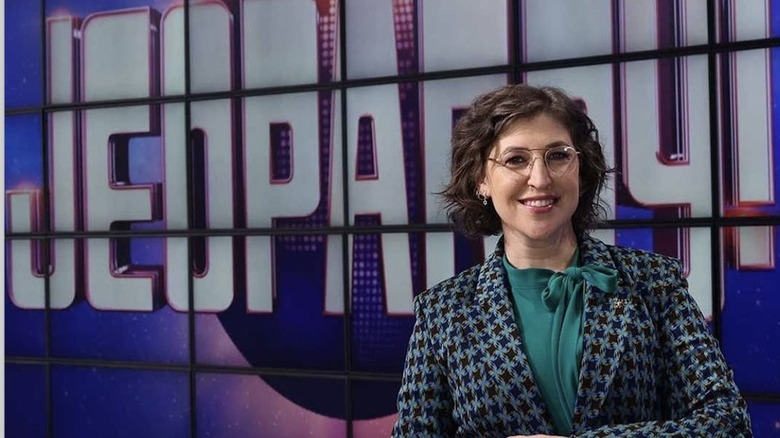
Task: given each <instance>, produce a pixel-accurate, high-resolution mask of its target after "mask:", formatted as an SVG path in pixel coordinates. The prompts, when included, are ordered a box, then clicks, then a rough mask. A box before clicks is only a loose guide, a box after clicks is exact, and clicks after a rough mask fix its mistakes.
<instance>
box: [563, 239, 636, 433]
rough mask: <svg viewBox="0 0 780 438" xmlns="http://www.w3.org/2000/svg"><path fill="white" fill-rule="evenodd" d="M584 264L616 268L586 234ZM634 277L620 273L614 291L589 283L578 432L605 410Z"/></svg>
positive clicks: (576, 414) (575, 424)
mask: <svg viewBox="0 0 780 438" xmlns="http://www.w3.org/2000/svg"><path fill="white" fill-rule="evenodd" d="M580 252H581V254H582V259H581V263H582V265H588V264H589V265H600V266H604V267H607V268H611V269H616V268H615V263H614V261H613V260H612V258H611V256H610V254H609V251H608V250H607V247H606V245H605V244H604V243H602V242H600V241H598V240H595V239H592V238H590V237H588V236H585V237H584V238H583V240H582V242H581V248H580ZM632 284H633V280H632V279H631V277H630V276H629V275H628V273H626V272H618V287H617V291H616V292H615V293H614V294H611V293H609V294H608V293H605V292H603V291H601V290H599V289H597V288H594V287H591V286H590V285H587V287H586V288H585V315H584V325H585V328H584V334H583V343H584V346H583V354H582V363H581V365H580V378H579V388H578V390H577V400H576V403H575V406H574V418H573V429H574V431H575V433H576V432H579V431H581V430H584V429H586V428H588V427H589V426H592V424H591V423H592V422H593V421H595V420H596V419H597V418H598V416H599V415H600V414H601V413H603V409H602V407H603V404H604V400H605V398H606V396H607V394H608V393H609V389H610V386H611V384H612V380H613V379H614V377H615V373H616V372H617V370H618V364H619V362H620V357H621V355H622V353H623V351H624V349H625V346H624V343H625V342H627V341H628V340H627V339H626V323H627V319H628V312H627V309H628V307H629V305H630V300H629V295H628V294H629V291H630V290H631V289H632V288H631V285H632Z"/></svg>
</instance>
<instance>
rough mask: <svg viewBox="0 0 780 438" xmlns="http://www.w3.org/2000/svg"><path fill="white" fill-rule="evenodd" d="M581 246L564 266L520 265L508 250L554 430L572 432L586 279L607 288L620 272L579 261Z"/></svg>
mask: <svg viewBox="0 0 780 438" xmlns="http://www.w3.org/2000/svg"><path fill="white" fill-rule="evenodd" d="M578 259H579V250H577V251H576V252H575V254H574V259H573V261H572V266H570V267H568V268H566V270H564V271H563V272H555V271H552V270H549V269H536V268H528V269H517V268H515V267H514V266H512V265H511V264H510V263H509V260H508V259H507V257H506V255H504V267H505V268H506V271H507V274H508V275H507V276H508V278H509V284H510V286H511V288H512V306H513V309H514V314H515V320H516V321H517V326H518V328H519V330H520V336H521V338H522V340H523V346H524V348H525V353H526V356H527V358H528V362H529V364H530V366H531V370H532V371H533V373H534V377H535V378H536V383H537V386H538V387H539V391H540V392H541V396H542V399H543V400H544V403H545V405H546V406H547V411H548V412H549V413H550V416H551V417H552V422H553V426H554V428H555V433H557V434H560V435H569V434H570V433H571V429H572V420H573V417H574V402H575V400H576V397H577V386H578V382H579V371H580V362H581V361H582V344H583V343H582V334H583V328H584V326H583V314H584V297H583V285H584V283H585V280H587V281H588V282H589V283H591V284H593V286H595V287H598V288H599V289H602V290H605V291H607V292H613V291H614V290H615V289H616V288H617V273H616V272H615V271H614V270H612V269H607V268H603V267H599V266H585V267H582V268H580V267H579V260H578Z"/></svg>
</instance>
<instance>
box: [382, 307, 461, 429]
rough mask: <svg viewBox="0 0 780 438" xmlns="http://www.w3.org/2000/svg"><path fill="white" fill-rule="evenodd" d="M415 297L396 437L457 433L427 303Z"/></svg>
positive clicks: (399, 400)
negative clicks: (413, 321)
mask: <svg viewBox="0 0 780 438" xmlns="http://www.w3.org/2000/svg"><path fill="white" fill-rule="evenodd" d="M419 298H421V297H418V299H416V300H415V301H414V313H415V318H416V320H415V324H414V329H413V331H412V336H411V338H410V339H409V349H408V352H407V354H406V365H405V367H404V373H403V378H402V381H401V390H400V391H399V393H398V420H397V421H396V423H395V426H394V428H393V434H392V436H393V437H396V438H400V437H415V438H417V437H449V436H452V435H454V430H455V424H454V421H453V418H452V408H453V403H452V397H451V395H450V392H449V388H448V386H447V377H446V374H445V372H444V368H443V367H442V366H441V364H440V363H439V362H438V360H437V358H436V353H435V348H434V345H433V342H432V338H433V334H432V333H431V332H430V331H429V329H428V323H427V321H426V315H425V312H424V304H422V303H421V301H420V299H419Z"/></svg>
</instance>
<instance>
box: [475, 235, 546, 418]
mask: <svg viewBox="0 0 780 438" xmlns="http://www.w3.org/2000/svg"><path fill="white" fill-rule="evenodd" d="M502 240H503V239H502ZM503 255H504V253H503V241H499V243H498V245H497V249H496V251H495V252H494V253H493V254H492V255H491V256H490V257H489V258H488V259H487V260H486V261H485V263H484V264H483V265H482V270H481V271H480V274H479V279H478V283H477V303H476V304H477V305H476V306H475V307H473V308H472V315H471V317H472V318H473V319H472V320H473V321H475V329H476V331H477V332H478V339H479V343H480V347H481V348H482V349H483V351H484V352H485V354H486V357H487V358H488V361H487V366H488V367H489V368H490V369H488V370H485V371H486V372H487V373H489V375H490V376H491V379H490V382H491V384H495V385H497V388H495V391H491V393H493V394H495V403H496V404H495V405H494V406H493V407H494V408H496V410H497V411H498V412H501V414H498V415H497V417H503V418H504V419H505V420H502V421H501V422H503V423H506V427H507V428H508V429H507V430H525V431H528V432H531V431H536V433H539V432H542V431H544V432H546V433H552V421H551V419H550V418H549V414H548V413H547V411H546V409H545V408H544V401H543V400H542V396H541V393H540V392H539V387H538V386H537V384H536V381H535V380H534V377H533V372H532V371H531V367H530V365H529V362H528V358H527V357H526V355H525V352H524V350H523V343H522V338H521V337H520V332H519V329H518V326H517V323H516V321H515V317H514V311H513V309H512V303H511V301H510V298H509V293H510V292H509V290H508V288H507V284H508V282H507V280H506V276H505V274H504V268H503V266H502V263H503V261H502V258H503ZM518 427H519V428H520V429H518Z"/></svg>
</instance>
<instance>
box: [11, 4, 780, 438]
mask: <svg viewBox="0 0 780 438" xmlns="http://www.w3.org/2000/svg"><path fill="white" fill-rule="evenodd" d="M778 36H780V1H778V0H771V1H770V0H766V1H758V0H757V1H751V2H742V1H734V0H712V1H705V0H661V1H657V2H656V1H650V0H642V1H639V0H588V1H578V2H570V1H567V0H555V1H551V0H519V1H508V0H480V1H473V0H393V1H391V0H316V1H314V0H224V1H220V0H203V1H191V2H189V3H187V4H184V3H182V0H100V1H95V0H42V1H26V0H8V1H6V2H5V69H6V70H5V74H6V77H5V96H6V100H5V236H6V238H5V251H6V263H5V291H6V292H5V345H6V349H5V376H6V377H5V381H6V389H5V405H6V412H5V421H6V431H5V432H6V435H7V436H9V437H47V436H48V437H51V436H56V437H83V436H89V437H138V436H146V437H190V436H193V437H209V436H218V437H246V436H263V437H301V436H308V435H316V436H319V437H350V438H352V437H354V438H369V437H382V436H387V435H388V434H389V431H390V429H391V427H392V424H393V422H394V420H395V412H396V408H395V399H396V394H397V391H398V389H399V385H400V374H401V371H402V368H403V362H404V355H405V351H406V347H407V341H408V337H409V334H410V332H411V328H412V325H413V323H414V317H413V315H412V299H413V297H414V296H415V295H416V294H417V293H419V292H421V291H423V290H424V289H426V288H427V287H429V286H431V285H434V284H436V283H437V282H439V281H441V280H443V279H445V278H447V277H449V276H451V275H453V274H455V273H457V272H459V271H460V270H463V269H465V268H467V267H469V266H471V265H473V264H475V263H478V262H480V261H481V260H483V258H484V257H485V255H486V254H489V253H490V252H491V251H493V249H494V246H495V243H496V241H497V236H492V237H488V238H485V239H478V240H469V239H466V238H464V237H463V236H460V235H458V234H455V233H453V232H452V231H451V230H450V228H449V227H448V226H447V224H446V218H445V216H444V214H443V213H442V209H441V204H440V200H439V198H438V197H437V196H436V192H438V191H440V190H441V189H442V187H443V185H444V184H445V183H446V181H447V173H448V172H447V170H448V150H449V139H450V132H451V129H452V127H453V125H454V123H455V122H456V120H457V118H458V117H459V116H460V114H462V112H463V110H464V108H465V107H467V106H468V104H469V102H470V101H471V100H472V99H473V98H474V97H475V96H477V95H478V94H480V93H483V92H486V91H489V90H491V89H494V88H496V87H498V86H501V85H504V84H507V83H514V82H525V83H530V84H534V85H554V86H558V87H561V88H563V89H565V90H566V91H567V92H569V93H570V94H572V95H573V96H574V97H575V98H576V99H578V100H579V102H580V103H581V104H582V105H583V106H584V107H585V108H586V109H587V111H588V113H589V115H590V116H591V117H592V118H593V120H594V121H595V123H596V125H597V126H598V127H599V129H600V131H601V140H602V143H603V145H604V150H605V154H606V157H607V160H608V162H609V165H610V166H612V167H614V168H615V169H616V173H615V174H614V178H613V180H612V181H611V182H610V184H609V187H608V189H607V191H606V192H605V194H604V199H605V202H606V203H607V204H608V205H609V207H610V211H609V216H608V217H607V218H605V219H606V220H607V222H606V223H605V225H604V226H603V227H602V228H600V229H599V230H597V231H595V232H594V234H595V235H597V236H598V237H599V238H601V239H603V240H605V241H607V242H609V243H617V244H622V245H628V246H632V247H637V248H643V249H647V250H651V251H656V252H660V253H664V254H668V255H671V256H675V257H678V258H680V259H681V260H682V261H683V263H684V266H685V274H686V276H687V277H688V281H689V283H690V288H691V292H692V293H693V295H694V297H695V298H696V300H697V302H698V303H699V305H700V306H701V308H702V310H703V311H704V313H705V314H706V316H707V317H708V318H709V320H710V322H711V328H712V330H713V331H714V333H715V334H716V336H718V338H719V339H720V342H721V346H722V348H723V351H724V353H725V355H726V358H727V360H728V362H729V364H730V365H731V367H733V369H734V373H735V378H736V380H737V383H738V385H739V387H740V389H741V391H742V392H743V394H744V396H745V397H746V399H747V400H748V403H749V406H750V412H751V415H752V418H753V425H754V430H755V434H756V436H757V437H770V436H779V435H780V372H778V370H780V293H778V289H777V284H778V283H780V272H778V266H777V264H778V248H780V237H778V236H779V235H780V219H779V217H780V203H778V198H777V193H778V191H779V190H780V182H779V181H780V165H778V160H779V159H780V158H778V156H780V138H778V136H780V110H778V108H777V104H778V102H780V95H778V93H780V91H779V90H780V51H779V49H778V47H777V46H778V44H780V41H778V40H777V39H776V38H777V37H778Z"/></svg>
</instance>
